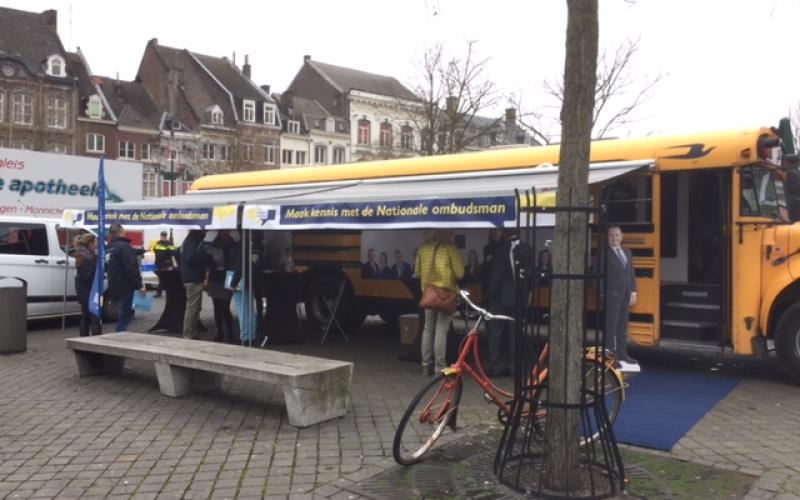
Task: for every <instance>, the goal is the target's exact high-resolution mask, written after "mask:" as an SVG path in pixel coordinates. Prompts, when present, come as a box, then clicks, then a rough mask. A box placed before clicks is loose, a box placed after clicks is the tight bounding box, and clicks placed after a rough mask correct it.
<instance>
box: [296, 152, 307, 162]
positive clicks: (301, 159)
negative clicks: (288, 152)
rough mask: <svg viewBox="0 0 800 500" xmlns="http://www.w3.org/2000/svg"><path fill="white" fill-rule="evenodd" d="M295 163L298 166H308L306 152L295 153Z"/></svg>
mask: <svg viewBox="0 0 800 500" xmlns="http://www.w3.org/2000/svg"><path fill="white" fill-rule="evenodd" d="M294 154H295V156H294V161H295V163H297V164H298V165H305V164H306V152H305V151H295V153H294Z"/></svg>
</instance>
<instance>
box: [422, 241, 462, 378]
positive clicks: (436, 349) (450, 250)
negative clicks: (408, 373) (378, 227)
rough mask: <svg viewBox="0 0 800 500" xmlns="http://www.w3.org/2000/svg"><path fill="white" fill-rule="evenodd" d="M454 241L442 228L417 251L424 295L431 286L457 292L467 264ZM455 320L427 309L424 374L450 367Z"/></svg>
mask: <svg viewBox="0 0 800 500" xmlns="http://www.w3.org/2000/svg"><path fill="white" fill-rule="evenodd" d="M452 239H453V231H452V230H450V229H439V230H437V231H436V232H435V233H434V234H433V236H432V237H431V238H430V239H428V241H426V242H425V243H423V244H422V246H420V247H419V249H418V250H417V257H416V259H415V260H414V270H415V272H416V274H417V276H419V278H420V285H421V286H422V291H423V293H424V291H425V287H427V286H428V284H429V283H430V284H433V285H435V286H438V287H440V288H445V289H447V290H453V291H456V290H458V281H459V280H460V279H461V278H463V277H464V261H463V259H462V258H461V252H460V251H459V250H458V248H456V246H455V245H454V244H453V243H452ZM434 257H435V259H436V260H435V262H434ZM452 321H453V316H452V315H450V314H447V313H444V312H440V311H434V310H430V309H426V310H425V327H424V329H423V330H422V353H421V354H422V374H423V375H425V376H430V375H433V373H434V366H435V370H436V371H439V370H442V369H444V368H445V367H446V366H447V361H446V359H445V355H446V351H447V333H448V332H449V331H450V323H451V322H452Z"/></svg>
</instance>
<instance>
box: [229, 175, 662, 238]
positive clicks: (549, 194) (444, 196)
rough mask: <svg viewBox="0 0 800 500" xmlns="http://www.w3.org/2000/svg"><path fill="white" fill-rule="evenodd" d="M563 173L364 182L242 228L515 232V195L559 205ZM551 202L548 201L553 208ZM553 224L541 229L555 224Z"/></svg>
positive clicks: (262, 210)
mask: <svg viewBox="0 0 800 500" xmlns="http://www.w3.org/2000/svg"><path fill="white" fill-rule="evenodd" d="M654 164H655V163H654V162H653V161H652V160H642V161H623V162H607V163H602V164H600V163H598V164H593V165H591V168H590V172H589V183H590V184H597V183H601V182H604V181H607V180H609V179H611V178H614V177H618V176H620V175H623V174H626V173H629V172H632V171H634V170H639V169H643V168H649V167H653V166H654ZM557 181H558V168H556V167H553V166H551V165H543V166H539V167H535V168H529V169H514V170H504V171H493V172H473V173H468V174H447V175H435V176H417V177H404V178H387V179H365V180H362V181H359V182H358V183H356V184H353V185H350V186H342V187H339V188H336V189H331V190H329V191H326V192H318V193H306V194H302V195H299V196H289V197H286V198H284V199H283V200H282V201H279V202H278V201H274V200H273V201H267V200H263V201H262V200H259V201H256V202H246V203H245V207H244V212H243V220H242V227H244V228H249V229H367V228H372V229H381V228H395V229H402V228H434V227H462V228H489V227H498V226H507V227H511V226H514V225H515V224H516V199H515V191H516V190H519V191H524V190H530V189H535V190H536V192H537V193H538V194H539V195H540V196H542V197H543V198H544V199H545V200H548V201H549V202H550V203H552V202H554V200H555V188H556V186H557ZM548 201H545V203H547V202H548ZM550 219H552V217H549V216H548V217H546V218H545V220H542V221H541V223H542V224H545V225H546V224H548V223H549V224H552V222H553V221H552V220H550Z"/></svg>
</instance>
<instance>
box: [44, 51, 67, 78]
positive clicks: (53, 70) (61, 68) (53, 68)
mask: <svg viewBox="0 0 800 500" xmlns="http://www.w3.org/2000/svg"><path fill="white" fill-rule="evenodd" d="M47 74H48V75H50V76H60V77H65V76H67V71H66V65H65V63H64V58H63V57H61V56H59V55H52V56H50V57H48V58H47Z"/></svg>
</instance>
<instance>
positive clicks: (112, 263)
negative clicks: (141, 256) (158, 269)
mask: <svg viewBox="0 0 800 500" xmlns="http://www.w3.org/2000/svg"><path fill="white" fill-rule="evenodd" d="M108 232H109V236H110V237H111V242H110V243H109V245H108V298H109V299H111V300H112V301H113V302H114V303H115V304H116V305H117V314H118V319H117V326H116V331H118V332H124V331H125V330H127V329H128V325H129V324H130V322H131V318H132V317H133V294H134V293H136V290H139V291H140V292H141V293H142V295H144V294H145V293H147V289H146V288H145V287H144V285H143V284H142V274H141V272H140V271H139V260H138V259H137V258H136V252H135V250H134V249H133V247H131V240H129V239H128V238H126V237H125V230H124V229H123V228H122V226H120V225H119V224H111V227H110V228H109V231H108Z"/></svg>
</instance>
